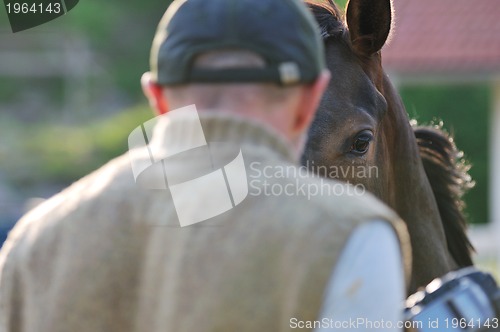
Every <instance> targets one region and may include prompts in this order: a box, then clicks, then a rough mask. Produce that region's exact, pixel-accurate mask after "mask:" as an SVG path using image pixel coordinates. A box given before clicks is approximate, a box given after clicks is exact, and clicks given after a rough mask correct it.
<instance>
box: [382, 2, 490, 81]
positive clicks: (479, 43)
mask: <svg viewBox="0 0 500 332" xmlns="http://www.w3.org/2000/svg"><path fill="white" fill-rule="evenodd" d="M394 10H395V26H394V31H393V35H392V40H391V41H390V43H389V44H388V45H387V46H386V47H384V49H383V51H382V57H383V59H384V66H385V67H386V69H388V70H389V71H392V72H395V73H397V74H401V75H405V74H407V75H412V74H413V75H415V74H416V75H418V74H424V75H425V74H459V75H460V74H461V75H464V74H465V75H468V74H486V75H489V74H492V73H493V74H499V73H500V2H499V0H475V1H471V0H394Z"/></svg>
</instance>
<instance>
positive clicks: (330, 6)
mask: <svg viewBox="0 0 500 332" xmlns="http://www.w3.org/2000/svg"><path fill="white" fill-rule="evenodd" d="M306 2H307V3H308V4H309V6H310V8H311V9H312V11H313V13H314V16H315V17H316V20H317V21H318V23H319V25H320V28H321V32H322V34H323V38H324V42H325V50H326V60H327V65H328V68H329V70H330V71H331V73H332V79H331V82H330V85H329V87H328V89H327V91H326V93H325V95H324V97H323V100H322V102H321V105H320V107H319V109H318V113H317V115H316V118H315V120H314V122H313V124H312V126H311V129H310V131H309V137H308V142H307V144H306V148H305V151H304V155H303V158H302V162H303V164H304V165H307V166H308V167H309V168H310V169H311V170H312V171H313V172H317V173H319V174H320V175H323V176H327V177H331V178H336V179H340V180H344V181H349V182H350V183H353V184H362V185H364V186H365V188H366V189H367V190H368V191H371V192H372V193H374V194H375V195H376V196H378V197H379V198H380V199H382V200H383V201H384V202H386V203H387V204H388V205H389V206H391V207H392V208H393V209H394V210H396V211H397V212H398V214H399V215H400V216H401V218H402V219H403V220H404V221H405V222H406V224H407V226H408V230H409V233H410V237H411V241H412V247H413V283H412V288H411V290H413V289H415V287H416V286H422V285H424V284H426V283H427V282H429V281H430V280H432V279H433V278H435V277H439V276H441V275H443V274H445V273H446V272H448V271H449V270H450V269H452V268H454V267H456V262H459V264H462V265H467V264H469V262H470V255H469V249H470V247H468V246H470V244H469V243H468V240H467V237H466V235H465V231H464V227H463V225H462V224H460V222H459V221H457V220H451V219H456V218H455V217H453V218H448V219H450V220H445V222H444V227H447V229H446V232H447V234H446V236H445V231H444V227H443V221H442V219H441V215H440V211H441V208H442V207H444V208H443V211H444V210H446V209H448V208H449V207H448V206H447V205H449V206H450V207H452V205H453V204H454V202H455V201H456V200H457V199H458V198H457V199H456V197H455V196H452V195H451V194H450V195H448V196H447V193H448V192H451V190H448V189H449V188H447V187H446V186H447V184H443V185H442V188H440V187H437V186H438V185H439V184H437V185H435V187H434V188H433V187H432V186H431V184H430V182H429V179H431V178H432V177H428V176H427V174H426V171H430V172H433V173H434V174H438V173H439V172H441V173H439V174H444V176H445V177H446V173H450V174H451V173H452V171H451V166H450V170H448V169H447V168H446V167H447V165H446V163H445V162H442V163H440V164H439V163H435V164H436V165H437V166H429V168H431V167H435V169H433V170H428V169H427V168H424V164H425V165H428V163H423V161H422V160H423V159H425V157H424V156H423V155H422V156H421V153H420V151H419V144H420V143H418V144H417V140H416V137H415V132H414V130H413V128H412V126H411V125H410V121H409V118H408V115H407V113H406V111H405V109H404V106H403V104H402V102H401V99H400V97H399V95H398V94H397V93H396V91H395V89H394V88H393V87H392V84H391V83H390V81H389V79H388V77H387V75H385V73H384V71H383V68H382V64H381V55H380V50H381V49H382V47H383V46H384V44H385V43H386V41H387V39H388V37H389V34H390V31H391V22H392V8H391V0H350V1H349V3H348V5H347V9H346V14H345V22H344V19H343V18H342V14H341V13H340V11H339V10H338V8H337V7H336V5H335V4H334V3H333V0H328V1H319V0H308V1H306ZM436 136H437V135H436ZM440 138H442V137H440ZM447 139H448V137H444V141H445V142H446V141H447ZM448 141H449V140H448ZM450 142H451V141H450ZM425 144H426V145H427V146H429V145H431V146H432V143H425ZM450 144H451V143H450ZM450 151H451V149H450ZM452 152H453V151H452ZM434 155H435V156H436V155H437V154H434ZM443 156H444V157H443V159H446V157H447V156H446V155H443ZM431 159H433V160H434V159H435V157H432V158H431ZM450 160H451V159H450ZM424 161H425V160H424ZM438 164H439V165H438ZM450 164H451V163H450ZM436 170H437V171H436ZM436 172H437V173H436ZM434 178H435V179H436V178H438V177H437V176H434ZM450 179H451V178H450ZM451 180H453V179H451ZM451 180H450V181H447V179H445V178H443V179H442V180H440V181H441V182H442V183H452V181H451ZM435 193H438V195H441V196H443V197H444V198H443V197H441V198H442V200H441V201H440V198H438V199H436V196H435ZM443 193H444V194H443ZM446 196H447V197H446ZM440 202H444V203H443V204H442V205H439V207H438V203H440ZM443 211H441V212H443ZM456 211H458V212H460V211H459V210H456ZM443 213H444V212H443ZM449 215H450V214H449ZM443 219H445V218H443ZM447 236H448V239H447ZM447 240H448V241H449V242H448V244H447ZM450 244H451V245H450ZM454 246H458V249H456V250H455V249H453V250H455V252H453V258H454V259H455V260H454V259H453V258H452V257H451V254H450V252H449V251H448V248H452V247H454ZM453 250H452V251H453Z"/></svg>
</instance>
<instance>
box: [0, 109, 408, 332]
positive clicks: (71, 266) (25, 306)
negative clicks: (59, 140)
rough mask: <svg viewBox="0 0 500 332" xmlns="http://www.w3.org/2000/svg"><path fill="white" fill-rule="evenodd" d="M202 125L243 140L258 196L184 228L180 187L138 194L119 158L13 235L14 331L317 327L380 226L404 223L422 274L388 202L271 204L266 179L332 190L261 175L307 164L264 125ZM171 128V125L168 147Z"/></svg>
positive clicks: (8, 276)
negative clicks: (349, 249)
mask: <svg viewBox="0 0 500 332" xmlns="http://www.w3.org/2000/svg"><path fill="white" fill-rule="evenodd" d="M202 125H203V129H204V132H205V135H206V137H207V140H208V141H216V142H226V143H228V142H229V143H231V144H229V145H230V146H229V147H228V148H227V150H223V151H222V152H221V151H220V150H219V153H221V155H222V156H224V154H227V156H228V157H229V155H232V154H233V153H234V149H233V148H235V147H237V148H241V150H242V152H243V156H244V159H245V165H246V168H247V176H248V177H249V181H250V180H254V182H253V187H252V188H250V194H249V195H248V197H247V198H246V199H245V200H244V201H243V202H242V203H241V204H240V205H238V206H236V207H235V208H234V209H232V210H230V211H228V212H226V213H224V214H222V215H220V216H218V217H215V218H212V219H210V220H208V221H206V222H204V223H200V224H196V225H193V226H189V227H184V228H181V227H179V225H178V221H177V214H176V211H175V209H174V206H173V204H172V199H171V196H170V193H169V191H168V190H163V191H158V190H157V191H152V190H145V189H141V188H140V187H139V186H137V185H136V183H135V182H134V178H133V176H132V171H131V166H130V161H129V158H128V156H127V155H125V156H122V157H120V158H118V159H116V160H113V161H111V162H110V163H109V164H107V165H106V166H104V167H102V168H101V169H99V170H98V171H96V172H94V173H93V174H91V175H89V176H87V177H85V178H83V179H82V180H80V181H78V182H77V183H75V184H74V185H72V186H71V187H69V188H68V189H66V190H64V191H63V192H62V193H60V194H58V195H56V196H54V197H53V198H52V199H50V200H48V201H47V202H46V203H44V204H42V205H41V206H39V207H37V208H36V209H35V210H33V211H31V212H30V213H28V214H27V215H26V216H25V217H23V218H22V219H21V220H20V221H19V223H18V224H17V225H16V227H15V229H14V230H13V231H12V232H11V234H10V235H9V238H8V240H7V242H6V243H5V245H4V246H3V248H2V250H1V253H0V271H1V272H0V273H1V275H0V278H1V279H0V331H11V332H17V331H33V332H63V331H65V332H76V331H81V332H87V331H88V332H99V331H102V332H111V331H116V332H127V331H138V332H139V331H141V332H142V331H144V332H160V331H161V332H169V331H172V332H185V331H193V332H194V331H196V332H200V331H201V332H202V331H207V332H208V331H231V332H234V331H238V332H245V331H252V332H254V331H288V330H290V327H289V321H290V319H291V318H292V317H294V318H297V319H299V320H314V319H316V318H317V316H318V314H319V310H320V306H321V303H322V299H323V298H322V297H323V292H324V289H325V286H326V283H327V280H328V278H329V276H330V275H331V273H332V270H333V269H334V267H335V263H336V261H337V258H338V257H339V254H340V252H341V251H342V248H343V246H344V245H345V243H346V241H347V239H348V238H349V236H350V234H351V233H352V231H353V230H354V229H355V228H356V227H357V226H358V225H360V224H362V223H364V222H366V221H369V220H374V219H378V220H387V221H388V222H390V223H391V224H392V225H393V226H394V228H395V229H396V231H397V233H398V235H399V237H400V240H401V243H402V250H403V254H404V257H406V258H407V259H406V262H405V263H406V266H410V265H409V264H410V262H409V259H408V257H409V253H408V239H407V234H406V230H405V227H404V226H403V224H402V223H401V222H399V220H398V218H397V216H396V215H395V214H394V213H393V212H392V211H390V210H389V209H388V208H387V207H385V206H384V205H383V204H382V203H380V202H379V201H378V200H377V199H375V198H374V197H372V196H371V195H364V196H362V197H359V196H354V197H353V196H329V195H327V196H325V195H314V196H312V197H310V198H309V199H308V198H307V197H304V196H302V195H300V194H296V195H264V191H262V192H261V194H260V195H257V194H256V192H255V190H256V189H258V188H259V185H261V186H264V185H263V183H264V181H263V180H267V183H268V184H270V185H274V186H281V187H283V186H286V185H290V186H289V187H288V188H294V187H295V186H298V185H318V184H319V181H320V180H319V179H317V178H312V177H310V178H300V179H297V178H295V177H294V176H284V177H273V178H267V176H265V175H264V174H260V175H259V172H258V171H256V168H258V167H261V169H262V168H263V167H266V166H269V167H271V168H273V167H274V168H276V167H283V166H286V167H292V166H291V165H292V164H293V163H294V162H295V160H293V156H292V154H291V153H290V150H289V148H288V147H287V146H286V144H284V143H283V142H281V140H280V139H279V138H277V137H276V136H275V135H273V134H272V133H271V132H270V131H269V130H267V129H265V128H263V127H261V126H259V125H256V124H251V123H248V122H247V121H244V120H242V119H237V118H233V117H229V116H223V115H216V114H213V115H206V116H204V117H202ZM168 130H171V129H170V128H169V124H168V123H160V125H159V126H158V128H157V130H156V137H155V138H154V141H153V144H154V145H156V146H157V148H160V149H161V146H162V145H163V144H164V143H165V142H163V141H162V140H163V139H164V137H163V136H162V132H166V131H168ZM231 146H232V148H231ZM233 157H234V156H233ZM184 163H185V161H183V163H179V164H177V165H176V164H175V161H173V162H172V163H170V165H171V166H172V165H173V166H172V167H174V168H176V167H177V168H179V169H182V168H184V167H186V165H185V164H184ZM252 163H253V166H252V168H251V167H250V164H252ZM256 165H258V166H256ZM252 169H253V170H252ZM268 169H270V168H268ZM287 169H290V168H287ZM259 176H260V177H259ZM250 177H252V179H250ZM261 180H262V181H261ZM259 181H260V182H259ZM328 183H329V184H330V185H337V186H340V185H341V186H346V185H344V184H339V183H335V182H328ZM261 189H264V187H262V188H261ZM206 190H211V189H210V188H206ZM252 190H253V191H254V192H252ZM199 208H204V207H203V206H202V207H199ZM408 272H409V271H407V273H408Z"/></svg>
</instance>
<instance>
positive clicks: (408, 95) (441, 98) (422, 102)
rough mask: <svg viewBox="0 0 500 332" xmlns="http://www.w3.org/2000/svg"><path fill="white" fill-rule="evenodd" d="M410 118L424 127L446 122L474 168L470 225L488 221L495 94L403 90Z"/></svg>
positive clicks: (478, 89)
mask: <svg viewBox="0 0 500 332" xmlns="http://www.w3.org/2000/svg"><path fill="white" fill-rule="evenodd" d="M400 92H401V96H402V98H403V100H404V102H405V105H406V110H407V111H408V113H409V114H410V117H412V118H415V119H417V120H418V122H419V123H420V124H426V123H430V122H432V121H434V122H438V121H440V120H442V121H443V122H444V127H445V129H447V130H448V132H450V133H452V134H453V135H454V136H455V143H456V144H457V146H458V148H459V149H460V150H462V151H463V152H464V154H465V158H466V160H468V161H469V163H470V164H471V165H472V168H471V170H470V174H471V176H472V178H473V180H474V181H475V182H476V186H475V187H474V188H473V189H472V190H470V192H469V193H468V194H467V195H466V196H465V201H466V203H467V209H466V212H467V213H468V215H469V221H470V222H473V223H485V222H487V221H488V190H489V188H488V183H489V181H488V172H489V168H488V155H489V143H488V142H489V133H488V123H489V118H490V114H491V101H490V100H491V99H490V97H491V92H490V88H489V87H488V86H487V85H480V84H475V85H473V84H470V85H465V84H461V85H426V86H405V87H402V88H401V89H400Z"/></svg>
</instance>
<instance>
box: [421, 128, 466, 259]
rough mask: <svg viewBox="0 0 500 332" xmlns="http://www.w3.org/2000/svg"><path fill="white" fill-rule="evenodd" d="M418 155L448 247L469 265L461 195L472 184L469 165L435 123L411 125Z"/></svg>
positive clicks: (450, 137)
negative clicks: (435, 204) (439, 216)
mask: <svg viewBox="0 0 500 332" xmlns="http://www.w3.org/2000/svg"><path fill="white" fill-rule="evenodd" d="M413 131H414V133H415V137H416V139H417V144H418V148H419V152H420V157H421V159H422V163H423V165H424V169H425V173H426V175H427V178H428V179H429V182H430V184H431V187H432V192H433V193H434V197H435V199H436V203H437V206H438V209H439V214H440V215H441V220H442V222H443V227H444V230H445V234H446V242H447V245H448V250H449V251H450V253H451V255H452V257H453V259H454V260H455V262H456V263H457V264H458V265H459V266H460V267H465V266H470V265H472V258H471V252H473V251H474V248H473V246H472V244H471V243H470V241H469V238H468V237H467V233H466V229H467V221H466V217H465V214H464V208H465V202H464V200H463V195H464V194H465V192H466V191H467V190H468V189H470V188H472V187H473V186H474V182H473V181H472V179H471V177H470V175H469V173H468V171H469V169H470V165H469V164H467V163H466V161H465V160H464V158H463V153H462V152H461V151H460V150H458V149H457V146H456V144H455V141H454V140H453V137H452V136H451V135H450V134H449V133H447V132H446V131H445V130H443V124H442V122H441V123H440V124H439V125H434V126H414V127H413Z"/></svg>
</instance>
